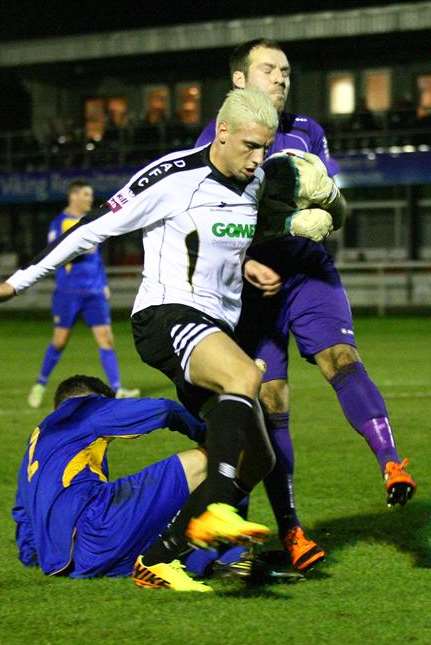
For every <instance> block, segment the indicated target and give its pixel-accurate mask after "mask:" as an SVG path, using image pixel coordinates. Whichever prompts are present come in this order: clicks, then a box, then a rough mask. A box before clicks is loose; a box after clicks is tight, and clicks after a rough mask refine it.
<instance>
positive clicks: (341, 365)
mask: <svg viewBox="0 0 431 645" xmlns="http://www.w3.org/2000/svg"><path fill="white" fill-rule="evenodd" d="M315 358H316V361H317V364H318V365H319V368H320V370H321V372H322V374H323V375H324V376H325V378H326V379H327V380H328V381H330V380H331V379H333V378H334V376H336V375H337V374H338V373H339V372H340V371H342V370H344V369H346V368H347V367H349V366H350V365H352V363H357V362H358V361H360V358H359V354H358V352H357V350H356V348H355V347H352V346H351V345H334V346H333V347H329V348H328V349H325V350H323V351H322V352H320V353H319V354H317V355H316V357H315Z"/></svg>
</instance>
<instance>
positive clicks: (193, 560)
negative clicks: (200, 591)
mask: <svg viewBox="0 0 431 645" xmlns="http://www.w3.org/2000/svg"><path fill="white" fill-rule="evenodd" d="M217 557H218V551H217V550H216V549H193V551H191V552H190V553H189V554H188V555H187V556H186V557H185V558H184V564H185V565H186V568H187V571H189V572H190V573H194V574H195V575H196V576H199V577H200V578H204V577H205V576H206V575H208V574H209V572H210V567H211V565H212V563H213V562H214V561H215V560H217Z"/></svg>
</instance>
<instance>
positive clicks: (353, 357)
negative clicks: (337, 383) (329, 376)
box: [333, 345, 359, 374]
mask: <svg viewBox="0 0 431 645" xmlns="http://www.w3.org/2000/svg"><path fill="white" fill-rule="evenodd" d="M358 360H359V356H358V353H357V351H356V349H355V348H354V347H350V345H344V346H343V345H338V346H337V349H336V351H335V353H334V361H333V364H334V369H335V372H336V373H337V374H338V372H339V371H340V370H343V369H345V368H346V367H349V366H350V365H352V363H357V362H358Z"/></svg>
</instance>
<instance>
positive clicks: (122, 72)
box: [0, 2, 431, 311]
mask: <svg viewBox="0 0 431 645" xmlns="http://www.w3.org/2000/svg"><path fill="white" fill-rule="evenodd" d="M360 4H361V3H358V6H357V7H355V8H354V9H345V10H342V11H337V10H331V11H325V12H322V11H308V12H307V13H299V12H298V13H293V14H292V13H291V14H287V15H268V16H264V17H262V18H254V17H253V18H238V19H235V20H229V21H221V20H219V21H213V22H196V23H192V24H179V25H167V26H166V25H165V26H157V27H151V28H141V29H133V30H130V29H129V30H122V31H116V32H108V33H89V34H86V35H79V36H78V35H77V36H64V37H55V38H54V37H47V38H44V39H33V40H26V41H9V42H5V43H3V45H2V48H1V51H0V77H1V78H2V85H3V88H4V89H3V92H4V96H5V97H6V100H5V101H4V102H3V103H2V107H1V110H2V118H1V119H0V272H1V273H4V274H5V275H6V274H8V273H9V272H10V270H11V269H13V268H14V267H15V266H16V265H17V264H22V263H23V262H25V261H26V259H27V258H29V257H32V256H33V255H34V253H35V252H36V251H37V250H38V249H40V248H41V247H42V246H43V244H44V238H45V232H46V230H47V228H48V222H49V220H50V219H51V218H52V217H53V216H54V215H55V214H56V213H57V212H58V211H59V209H60V207H61V206H62V204H63V198H64V192H65V187H66V186H67V183H68V182H69V181H70V179H71V178H75V177H80V178H81V177H83V178H86V179H88V180H89V181H91V183H92V184H93V185H94V187H95V190H96V194H97V197H98V199H99V200H100V201H103V199H105V198H106V197H108V196H109V195H110V194H112V193H113V192H115V190H117V189H118V187H119V186H120V185H121V184H122V183H123V182H124V181H125V180H126V179H127V178H128V177H129V176H130V174H131V173H132V172H133V171H134V170H135V169H137V168H139V167H141V166H142V165H144V163H145V162H146V161H148V160H151V159H153V158H155V157H157V156H159V155H161V154H163V153H164V152H165V151H169V150H173V149H176V148H178V149H181V148H184V147H189V146H190V147H191V146H193V144H194V141H195V139H196V137H197V135H198V134H199V132H200V130H201V129H202V127H203V125H205V124H206V123H207V122H208V120H209V119H211V118H213V117H214V114H215V112H216V110H217V107H218V105H219V104H220V103H221V101H222V99H223V97H224V95H225V93H226V91H227V90H228V89H229V87H230V83H229V72H228V65H227V62H228V56H229V52H230V51H231V50H232V48H233V47H234V46H235V45H236V44H238V43H240V42H242V41H245V40H249V39H251V38H255V37H266V38H273V39H276V40H278V41H279V42H281V43H282V45H283V46H284V48H285V51H286V53H287V55H288V58H289V60H290V62H291V65H292V68H293V74H292V84H291V90H290V97H289V102H288V109H289V110H290V111H292V112H297V113H301V114H308V115H310V116H312V117H314V118H315V119H316V120H318V121H319V122H320V123H321V124H322V125H323V126H324V127H325V129H326V132H327V135H328V139H329V145H330V149H331V152H332V154H333V155H334V156H335V157H336V159H337V161H338V163H339V165H340V169H341V172H340V174H339V183H340V185H341V186H342V187H343V188H344V190H345V194H346V197H347V198H348V200H349V203H350V206H351V210H352V216H351V217H350V220H349V221H348V223H347V225H346V226H345V228H344V230H343V231H341V232H340V233H339V235H338V237H337V239H336V253H337V259H338V261H339V263H340V268H341V270H342V272H343V273H344V277H345V281H346V283H347V285H348V286H349V288H350V290H351V298H352V301H353V304H356V305H359V306H360V305H369V304H371V305H373V306H377V307H378V308H379V310H380V311H384V310H385V308H386V307H392V306H394V307H397V306H407V305H414V306H421V305H423V304H428V305H430V303H431V287H430V286H429V285H428V280H427V272H428V271H429V269H430V268H431V265H430V264H429V263H430V262H431V187H430V185H431V170H430V169H431V62H430V59H429V55H428V53H429V33H430V31H429V29H430V27H431V2H406V3H401V4H396V5H388V4H386V5H385V6H379V5H378V4H376V5H375V6H370V5H369V4H367V5H366V6H360ZM12 105H13V106H14V109H13V110H11V106H12ZM17 249H19V251H18V252H17V251H16V250H17ZM140 253H141V251H140V242H139V236H131V237H126V238H124V239H120V240H116V241H115V243H114V244H111V243H108V245H107V248H106V254H107V259H108V263H109V265H110V266H111V267H114V268H113V269H112V273H113V274H114V275H115V274H118V276H119V277H118V279H119V280H120V279H121V280H123V284H124V280H125V279H126V280H127V279H128V280H130V281H131V282H132V283H133V285H135V283H136V280H135V277H134V274H135V270H134V269H133V268H132V269H131V268H130V267H128V265H132V266H133V265H138V264H139V263H140V262H141V255H140ZM118 265H123V268H121V267H120V268H118ZM124 265H126V267H124ZM115 267H117V268H115ZM124 273H125V274H126V276H129V278H127V277H126V278H124V277H122V276H123V274H124ZM41 290H42V293H44V288H43V287H41ZM113 291H114V294H115V292H116V289H115V288H114V289H113ZM29 297H30V296H29ZM33 298H35V296H34V295H33ZM37 301H38V303H39V304H41V305H44V304H46V302H47V300H46V301H45V299H44V298H39V297H38V298H37ZM129 301H130V298H129V296H128V295H126V296H125V298H124V302H123V301H121V300H117V301H116V300H115V299H114V305H115V304H117V305H122V304H125V303H127V302H129ZM21 302H25V299H23V300H22V301H21Z"/></svg>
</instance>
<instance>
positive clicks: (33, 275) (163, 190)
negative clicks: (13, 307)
mask: <svg viewBox="0 0 431 645" xmlns="http://www.w3.org/2000/svg"><path fill="white" fill-rule="evenodd" d="M166 167H167V168H168V169H169V168H170V167H173V165H172V164H169V163H166V164H163V163H161V162H154V163H153V164H150V165H149V166H147V167H146V168H144V169H143V170H142V171H140V172H139V173H137V174H136V175H134V177H132V179H131V180H130V181H129V182H128V183H127V184H126V186H125V187H124V188H123V189H121V190H120V191H119V192H118V193H116V194H115V195H114V196H113V197H112V198H111V199H110V200H108V202H107V203H106V204H105V206H104V207H103V208H101V209H99V211H98V212H96V213H93V214H91V215H87V216H86V217H83V218H82V219H81V220H80V221H79V222H78V223H77V224H76V225H75V226H74V227H72V228H70V229H69V230H68V231H66V232H65V233H63V235H61V236H59V237H58V238H56V239H55V240H53V241H52V242H51V244H49V245H48V246H47V247H46V249H44V251H42V252H41V253H39V255H38V256H36V258H34V259H33V260H32V262H31V263H30V265H29V266H27V267H26V268H25V269H19V270H18V271H16V273H14V274H13V275H12V276H11V277H10V278H8V280H7V281H6V282H7V284H8V285H10V287H12V288H13V290H11V289H10V287H6V286H5V284H2V285H0V286H1V289H0V301H2V300H3V301H4V300H8V299H9V298H11V297H13V296H14V295H15V294H18V293H20V291H23V290H24V289H27V288H28V287H30V286H31V285H32V284H34V283H35V282H37V281H38V280H40V279H41V278H43V277H45V276H46V275H48V274H49V273H52V272H53V271H55V269H57V268H58V267H59V266H62V265H63V264H66V263H67V262H69V261H70V260H72V259H73V258H75V257H76V256H77V255H80V254H81V253H85V252H86V251H89V250H90V249H92V248H93V247H94V246H95V245H97V244H100V243H101V242H103V241H104V240H106V239H107V238H108V237H112V236H117V235H123V234H124V233H128V232H130V231H135V230H137V229H139V228H145V227H147V226H150V225H152V224H155V223H156V222H158V221H160V220H162V219H166V218H167V217H170V216H171V214H172V206H173V205H172V200H169V195H170V192H169V188H167V187H166V184H165V183H164V182H165V181H169V178H168V175H169V173H168V171H166V170H165V171H163V170H162V169H161V168H163V169H164V168H166ZM163 172H165V175H163Z"/></svg>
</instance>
